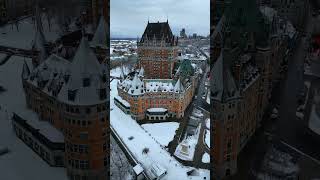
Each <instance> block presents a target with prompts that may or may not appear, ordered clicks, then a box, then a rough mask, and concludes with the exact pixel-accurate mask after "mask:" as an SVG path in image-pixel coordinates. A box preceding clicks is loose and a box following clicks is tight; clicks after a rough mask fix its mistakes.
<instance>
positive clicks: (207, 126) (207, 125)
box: [206, 118, 210, 129]
mask: <svg viewBox="0 0 320 180" xmlns="http://www.w3.org/2000/svg"><path fill="white" fill-rule="evenodd" d="M206 128H208V129H210V119H209V118H207V119H206Z"/></svg>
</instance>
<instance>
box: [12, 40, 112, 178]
mask: <svg viewBox="0 0 320 180" xmlns="http://www.w3.org/2000/svg"><path fill="white" fill-rule="evenodd" d="M107 78H108V77H107V73H106V70H105V69H103V66H102V65H101V64H100V63H99V61H98V60H97V58H96V56H95V54H94V53H93V52H92V50H91V48H90V46H89V42H88V41H87V39H86V38H85V37H84V38H82V40H81V43H80V45H79V47H78V49H77V51H76V54H75V56H74V58H73V60H72V61H70V60H66V59H64V58H62V57H59V56H57V55H55V54H52V55H50V56H49V57H48V58H46V59H44V60H42V61H40V62H39V64H38V65H36V66H34V67H29V66H28V65H27V64H26V63H25V64H24V66H23V71H22V84H23V89H24V92H25V98H26V104H27V108H28V109H29V110H32V111H33V112H34V113H36V114H37V117H38V119H37V118H33V116H28V117H22V116H20V115H19V114H15V115H14V116H13V121H12V123H13V127H14V129H15V132H16V134H17V136H18V137H19V138H21V139H22V140H23V141H24V142H25V143H26V144H28V145H29V146H30V148H32V149H33V150H34V151H35V152H37V153H38V154H39V156H40V157H42V158H43V159H44V160H45V161H46V162H48V164H50V165H51V166H63V167H65V168H66V170H67V175H68V177H69V179H72V180H73V179H88V180H90V179H95V180H97V179H99V180H102V179H105V177H107V174H108V170H107V166H108V163H109V160H108V158H109V152H108V144H109V142H107V141H108V138H107V134H108V132H107V131H108V126H109V108H108V106H109V102H108V97H107V89H108V87H109V85H108V82H109V81H108V80H107Z"/></svg>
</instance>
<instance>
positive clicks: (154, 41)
mask: <svg viewBox="0 0 320 180" xmlns="http://www.w3.org/2000/svg"><path fill="white" fill-rule="evenodd" d="M177 44H178V38H175V36H174V35H173V34H172V31H171V29H170V26H169V23H168V21H167V22H159V21H158V22H157V23H149V21H148V24H147V27H146V29H145V31H144V33H143V35H142V37H141V40H140V41H139V42H138V44H137V45H138V55H139V57H138V60H139V63H138V66H139V68H141V67H143V69H144V71H145V78H147V79H171V78H172V77H173V75H172V73H173V68H174V65H175V62H176V60H177V56H178V47H177Z"/></svg>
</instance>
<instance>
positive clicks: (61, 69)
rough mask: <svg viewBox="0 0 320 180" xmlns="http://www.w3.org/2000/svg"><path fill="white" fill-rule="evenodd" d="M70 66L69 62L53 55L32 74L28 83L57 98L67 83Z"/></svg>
mask: <svg viewBox="0 0 320 180" xmlns="http://www.w3.org/2000/svg"><path fill="white" fill-rule="evenodd" d="M69 66H70V62H69V61H68V60H66V59H64V58H62V57H59V56H57V55H55V54H52V55H51V56H49V57H48V58H47V59H46V60H45V61H44V62H42V63H41V64H39V65H38V66H37V67H36V68H35V69H34V70H33V71H32V72H31V73H30V75H29V79H28V82H30V83H31V84H33V85H34V86H37V87H39V88H40V89H41V90H42V91H43V92H45V93H47V94H49V95H53V96H56V95H57V94H58V93H59V92H60V89H61V87H62V85H63V84H64V83H65V82H66V81H67V79H66V76H67V75H68V74H69V73H68V71H67V69H68V67H69ZM23 72H24V70H23ZM26 74H27V73H24V75H26Z"/></svg>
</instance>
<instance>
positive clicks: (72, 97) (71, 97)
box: [68, 90, 76, 101]
mask: <svg viewBox="0 0 320 180" xmlns="http://www.w3.org/2000/svg"><path fill="white" fill-rule="evenodd" d="M75 98H76V90H68V100H69V101H74V100H75Z"/></svg>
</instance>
